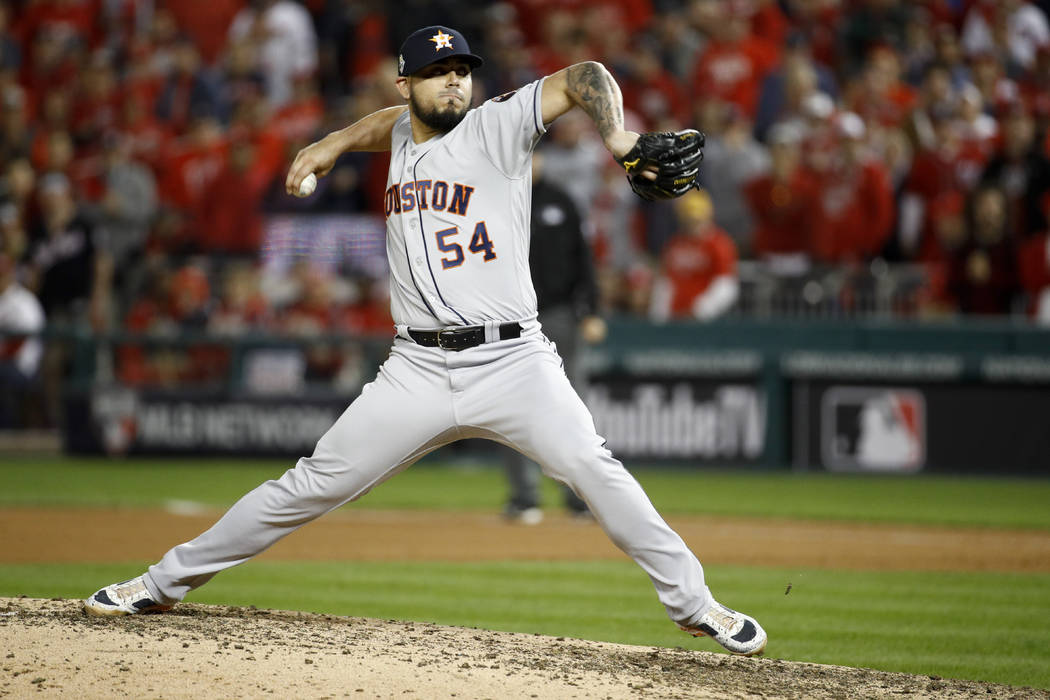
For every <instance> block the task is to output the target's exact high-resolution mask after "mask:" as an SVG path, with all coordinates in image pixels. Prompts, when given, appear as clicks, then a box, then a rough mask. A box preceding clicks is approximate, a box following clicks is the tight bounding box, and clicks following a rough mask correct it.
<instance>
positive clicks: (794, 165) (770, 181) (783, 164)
mask: <svg viewBox="0 0 1050 700" xmlns="http://www.w3.org/2000/svg"><path fill="white" fill-rule="evenodd" d="M801 142H802V134H801V132H800V130H799V128H798V126H797V125H795V124H780V125H778V126H776V127H774V128H773V129H772V131H770V134H769V150H770V156H771V158H772V163H771V166H770V171H769V172H768V173H766V174H763V175H760V176H758V177H756V178H754V179H753V180H751V181H750V182H748V183H747V184H746V185H745V187H744V194H745V195H746V196H747V200H748V203H749V204H750V206H751V211H752V214H753V216H754V219H755V231H754V234H753V236H752V241H753V243H752V245H753V248H754V252H755V254H756V255H757V256H759V257H760V258H762V259H764V260H766V261H767V262H769V263H770V264H771V265H772V267H773V269H774V270H783V271H785V272H787V271H795V272H799V271H802V270H804V269H806V268H808V266H809V250H810V236H811V232H812V230H813V221H814V214H815V212H816V205H817V201H816V197H817V191H816V187H815V183H814V181H813V177H812V175H811V174H810V173H808V172H807V171H806V169H804V168H803V167H802V158H801V153H800V144H801Z"/></svg>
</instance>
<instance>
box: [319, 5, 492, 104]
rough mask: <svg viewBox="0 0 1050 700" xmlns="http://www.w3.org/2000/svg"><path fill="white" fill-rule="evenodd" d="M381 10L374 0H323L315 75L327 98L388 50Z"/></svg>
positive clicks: (343, 91) (340, 91)
mask: <svg viewBox="0 0 1050 700" xmlns="http://www.w3.org/2000/svg"><path fill="white" fill-rule="evenodd" d="M383 10H384V8H383V3H381V2H379V1H378V0H366V1H365V2H361V1H360V0H331V1H330V2H326V3H324V7H323V8H322V9H321V14H320V17H319V18H318V20H317V22H316V26H317V33H318V37H317V39H318V61H319V79H320V83H321V91H322V93H323V94H324V95H325V96H326V97H327V98H329V99H337V98H338V97H340V96H343V95H345V94H346V92H347V90H348V89H349V88H350V87H351V85H352V83H353V81H354V80H355V79H357V78H358V77H360V76H364V75H368V74H369V73H371V72H372V71H373V70H374V69H375V67H376V65H377V64H378V63H379V62H381V61H383V60H385V59H386V58H387V57H388V56H389V55H390V54H391V53H392V49H391V42H390V41H389V39H388V37H389V36H390V27H389V21H388V19H387V16H386V13H385V12H384V11H383ZM420 26H423V25H420ZM487 35H488V33H487V32H486V36H487ZM472 40H473V37H472ZM483 55H484V56H486V60H488V57H489V56H491V55H492V54H491V52H490V51H486V53H484V54H483Z"/></svg>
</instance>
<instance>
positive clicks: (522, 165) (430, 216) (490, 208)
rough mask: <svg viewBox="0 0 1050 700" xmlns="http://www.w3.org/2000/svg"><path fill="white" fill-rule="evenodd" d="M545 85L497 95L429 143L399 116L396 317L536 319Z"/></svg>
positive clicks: (391, 229) (391, 224)
mask: <svg viewBox="0 0 1050 700" xmlns="http://www.w3.org/2000/svg"><path fill="white" fill-rule="evenodd" d="M542 84H543V81H542V80H538V81H536V82H534V83H531V84H530V85H527V86H526V87H523V88H521V89H520V90H517V91H515V92H513V93H509V94H507V95H501V96H500V97H496V98H494V99H491V100H489V101H487V102H485V103H484V104H483V105H481V106H480V107H478V108H477V109H472V110H470V111H469V112H468V113H467V115H466V116H465V117H464V118H463V121H462V122H461V123H460V124H459V126H457V127H456V128H455V129H453V130H452V131H451V132H449V133H448V134H445V135H440V136H435V137H434V138H432V139H430V140H429V141H424V142H423V143H419V144H417V143H414V142H413V140H412V129H411V125H410V123H409V115H408V113H407V112H406V113H405V114H403V115H402V116H401V118H400V119H398V121H397V122H396V123H395V125H394V130H393V135H392V139H391V149H390V150H391V153H390V174H389V176H388V178H387V188H386V195H385V197H384V214H385V215H386V221H387V254H388V257H389V258H390V270H391V274H390V299H391V313H392V314H393V317H394V323H396V324H398V325H399V326H412V327H414V328H437V327H442V326H459V325H479V324H482V323H484V322H485V321H493V320H497V321H520V320H528V319H533V318H535V317H536V293H535V292H534V291H533V288H532V279H531V277H530V276H529V219H530V216H531V213H532V206H531V203H532V197H531V192H532V159H531V154H532V149H533V147H534V146H535V144H536V142H537V141H538V140H539V138H540V136H542V135H543V133H544V131H545V130H544V128H543V123H542V122H541V121H540V104H539V102H540V94H541V86H542Z"/></svg>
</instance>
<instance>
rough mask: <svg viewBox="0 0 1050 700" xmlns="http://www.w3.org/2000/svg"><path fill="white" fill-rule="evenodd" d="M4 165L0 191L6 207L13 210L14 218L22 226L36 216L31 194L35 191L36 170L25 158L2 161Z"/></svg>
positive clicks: (34, 203)
mask: <svg viewBox="0 0 1050 700" xmlns="http://www.w3.org/2000/svg"><path fill="white" fill-rule="evenodd" d="M2 162H4V163H5V164H6V165H5V167H4V171H3V181H2V183H0V191H2V192H3V199H4V201H5V202H6V203H7V205H9V206H11V207H12V208H13V210H14V214H13V215H14V216H15V217H16V218H17V219H18V221H19V222H20V223H22V224H25V223H27V222H29V221H31V220H32V219H33V218H34V217H35V215H36V202H34V201H33V192H34V190H35V189H36V170H34V169H33V164H32V163H30V162H29V159H28V158H26V157H14V158H11V159H8V160H4V161H2Z"/></svg>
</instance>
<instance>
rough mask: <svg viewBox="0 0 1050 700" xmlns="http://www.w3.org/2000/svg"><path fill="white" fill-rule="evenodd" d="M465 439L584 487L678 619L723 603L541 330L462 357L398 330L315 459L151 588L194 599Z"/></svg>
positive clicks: (166, 562)
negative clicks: (491, 444) (221, 576)
mask: <svg viewBox="0 0 1050 700" xmlns="http://www.w3.org/2000/svg"><path fill="white" fill-rule="evenodd" d="M461 438H488V439H491V440H495V441H497V442H501V443H503V444H505V445H509V446H510V447H513V448H515V449H517V450H520V451H521V452H522V453H524V454H525V455H526V456H528V457H529V458H531V459H533V460H535V461H536V462H538V463H539V464H540V465H541V466H542V467H543V469H544V473H546V474H547V475H548V476H550V477H551V478H553V479H555V480H557V481H560V482H562V483H564V484H566V485H567V486H569V487H570V488H572V489H573V491H575V492H576V493H577V494H578V495H579V496H580V497H581V498H583V500H584V501H586V503H587V505H588V507H589V508H590V509H591V512H592V513H593V514H594V516H595V518H596V520H597V521H598V523H599V524H600V525H601V527H602V529H604V530H605V532H606V534H607V535H608V536H609V537H610V539H612V541H613V542H614V543H615V544H616V545H617V546H618V547H619V548H620V549H622V550H623V551H624V552H625V553H626V554H627V555H628V556H629V557H631V558H632V559H633V560H634V561H635V562H637V563H638V564H639V565H640V566H641V567H642V569H644V570H645V572H646V573H647V574H648V575H649V578H650V579H651V580H652V582H653V585H654V586H655V587H656V592H657V595H658V596H659V598H660V602H661V603H663V605H664V607H665V608H666V609H667V613H668V615H669V616H670V618H671V619H672V620H674V621H676V622H681V621H686V620H689V619H691V618H696V617H697V616H698V615H699V614H702V613H703V612H706V610H707V608H709V607H710V605H711V594H710V592H709V591H708V589H707V586H706V585H705V584H704V573H703V569H702V567H701V566H700V562H699V561H698V560H697V558H696V557H695V556H694V555H693V553H692V552H690V551H689V549H688V547H686V545H685V543H684V542H683V541H682V539H681V537H679V536H678V534H677V533H675V532H674V531H673V530H672V529H671V528H670V527H668V525H667V524H666V523H665V522H664V521H663V519H662V518H661V517H660V515H659V513H657V512H656V509H655V508H654V507H653V505H652V503H650V501H649V498H648V497H647V496H646V495H645V492H644V491H643V490H642V488H641V486H640V485H639V484H638V482H637V481H635V479H634V478H633V477H632V476H631V475H630V474H629V473H628V472H627V470H626V469H624V467H623V465H622V464H621V463H620V462H619V461H617V460H616V459H614V458H613V456H612V455H611V454H610V452H609V450H608V449H606V448H605V441H604V439H603V438H602V437H601V436H599V435H598V434H597V432H596V431H595V428H594V421H593V419H592V418H591V415H590V413H589V412H588V410H587V408H586V406H584V404H583V401H582V400H581V399H580V398H579V396H577V394H576V392H575V391H573V389H572V387H571V386H570V384H569V380H568V379H567V378H566V376H565V372H564V371H563V370H562V366H561V359H560V358H559V357H558V355H557V353H556V352H555V351H554V349H553V348H552V347H551V344H550V342H549V341H548V340H547V339H546V338H545V337H544V336H543V335H542V334H540V333H536V332H534V333H530V334H527V335H525V336H523V337H521V338H517V339H513V340H505V341H499V342H494V343H488V344H485V345H480V346H478V347H475V348H471V349H469V350H463V351H461V352H448V351H445V350H441V349H440V348H426V347H422V346H419V345H416V344H415V343H413V342H411V341H407V340H403V339H401V338H398V339H396V340H395V342H394V346H393V348H392V350H391V353H390V356H389V357H388V358H387V360H386V362H384V363H383V366H382V367H381V368H380V370H379V374H378V376H377V377H376V379H375V380H374V381H372V382H371V383H369V384H368V385H366V386H365V387H364V389H363V390H362V392H361V395H360V396H359V397H358V398H357V399H356V400H355V401H354V402H353V403H352V404H350V406H349V407H348V408H347V409H346V411H345V412H344V413H343V415H342V416H340V417H339V419H338V420H337V421H336V422H335V423H334V424H333V425H332V427H331V428H330V429H329V430H328V432H327V433H325V434H324V436H322V437H321V439H320V440H319V441H318V443H317V447H316V448H315V450H314V453H313V455H311V456H310V457H304V458H302V459H300V460H299V462H298V463H297V464H296V466H295V467H294V468H293V469H289V470H288V471H287V472H285V473H284V475H283V476H281V477H280V478H279V479H276V480H271V481H267V482H265V483H263V484H262V485H260V486H259V487H258V488H256V489H254V490H253V491H251V492H249V493H248V494H246V495H245V496H244V497H242V498H241V499H240V500H239V501H237V503H235V504H234V505H233V506H232V507H231V508H230V509H229V511H227V512H226V514H225V515H223V517H222V518H221V519H220V520H219V521H218V522H217V523H215V525H213V526H212V527H211V528H210V529H209V530H207V531H206V532H204V533H203V534H201V535H199V536H198V537H197V538H196V539H193V540H191V541H189V542H186V543H184V544H180V545H178V546H176V547H174V548H173V549H171V550H169V551H168V552H167V553H166V554H165V555H164V557H163V558H162V559H161V560H160V562H158V563H157V564H154V565H153V566H151V567H150V568H149V571H148V572H147V575H146V578H145V580H146V587H147V589H148V590H149V591H150V594H151V595H152V596H153V597H154V599H155V600H156V601H157V602H161V603H167V604H170V603H173V602H175V601H178V600H182V598H184V597H185V596H186V594H187V593H189V592H190V591H191V590H193V589H195V588H197V587H199V586H201V585H203V584H205V583H206V582H207V581H208V580H210V579H211V577H212V576H214V575H215V574H217V573H219V572H220V571H222V570H224V569H228V568H230V567H232V566H236V565H237V564H240V563H242V562H244V561H247V560H248V559H250V558H252V557H253V556H255V555H256V554H259V553H260V552H262V551H263V550H265V549H266V548H267V547H269V546H270V545H272V544H274V543H275V542H277V541H278V540H279V539H281V538H282V537H284V536H285V535H288V534H289V533H291V532H293V531H294V530H295V529H297V528H298V527H300V526H301V525H305V524H306V523H308V522H310V521H312V520H314V519H315V518H318V517H320V516H321V515H324V514H325V513H327V512H329V511H331V510H334V509H335V508H338V507H339V506H341V505H343V504H344V503H347V502H348V501H353V500H355V499H357V498H360V497H361V496H363V495H364V494H366V493H368V491H370V490H371V489H372V488H374V487H375V486H377V485H378V484H380V483H382V482H383V481H385V480H387V479H389V478H390V477H392V476H394V475H395V474H397V473H399V472H400V471H402V470H404V469H406V468H407V467H408V466H410V465H411V464H412V463H413V462H415V461H416V460H418V459H419V458H420V457H422V456H423V455H425V454H426V453H428V452H430V451H432V450H434V449H437V448H438V447H440V446H442V445H445V444H448V443H450V442H453V441H455V440H458V439H461Z"/></svg>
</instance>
